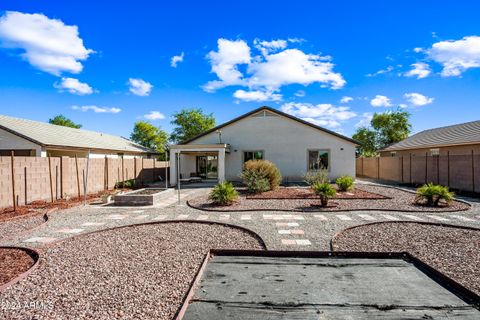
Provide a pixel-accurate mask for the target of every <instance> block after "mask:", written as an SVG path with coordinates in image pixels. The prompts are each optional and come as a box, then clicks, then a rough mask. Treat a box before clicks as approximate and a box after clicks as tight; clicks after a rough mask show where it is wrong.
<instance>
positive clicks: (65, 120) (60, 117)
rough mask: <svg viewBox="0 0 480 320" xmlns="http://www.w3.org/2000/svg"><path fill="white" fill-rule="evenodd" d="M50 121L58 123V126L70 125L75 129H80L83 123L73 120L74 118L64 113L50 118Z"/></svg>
mask: <svg viewBox="0 0 480 320" xmlns="http://www.w3.org/2000/svg"><path fill="white" fill-rule="evenodd" d="M48 123H51V124H56V125H57V126H64V127H70V128H75V129H80V128H81V127H82V125H81V124H77V123H75V122H73V121H72V120H70V119H68V118H67V117H65V116H64V115H63V114H59V115H58V116H55V117H53V118H52V119H48Z"/></svg>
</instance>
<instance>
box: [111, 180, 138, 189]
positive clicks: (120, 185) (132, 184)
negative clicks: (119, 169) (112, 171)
mask: <svg viewBox="0 0 480 320" xmlns="http://www.w3.org/2000/svg"><path fill="white" fill-rule="evenodd" d="M134 187H135V180H134V179H130V180H125V181H119V182H117V183H115V189H120V188H127V189H133V188H134Z"/></svg>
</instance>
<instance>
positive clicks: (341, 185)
mask: <svg viewBox="0 0 480 320" xmlns="http://www.w3.org/2000/svg"><path fill="white" fill-rule="evenodd" d="M335 183H336V184H337V186H338V190H340V191H348V190H350V189H352V187H353V178H352V177H350V176H341V177H338V178H337V180H336V181H335Z"/></svg>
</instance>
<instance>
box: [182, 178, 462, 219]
mask: <svg viewBox="0 0 480 320" xmlns="http://www.w3.org/2000/svg"><path fill="white" fill-rule="evenodd" d="M357 188H358V189H362V190H365V191H367V192H370V193H375V194H380V195H383V196H385V197H388V198H390V199H373V200H372V199H348V200H347V199H332V200H331V202H332V203H335V204H336V206H332V207H328V208H322V207H320V206H319V205H317V204H319V201H318V200H312V199H284V200H281V199H247V198H246V196H245V195H240V196H239V199H238V200H237V201H236V202H235V203H234V204H233V205H231V206H217V205H214V204H213V203H212V202H211V201H210V200H209V199H208V195H201V196H199V197H196V198H193V199H189V200H188V201H187V205H188V206H190V207H192V208H194V209H198V210H203V211H218V212H233V211H236V212H247V211H288V212H338V211H393V212H436V213H441V212H458V211H465V210H469V209H470V208H471V205H470V204H469V203H466V202H464V201H457V200H454V201H453V202H452V204H451V205H450V206H448V207H436V208H433V207H426V206H421V205H415V204H414V203H413V202H414V199H415V194H414V193H412V192H407V191H405V190H400V189H397V188H386V187H383V186H378V185H370V184H362V185H357Z"/></svg>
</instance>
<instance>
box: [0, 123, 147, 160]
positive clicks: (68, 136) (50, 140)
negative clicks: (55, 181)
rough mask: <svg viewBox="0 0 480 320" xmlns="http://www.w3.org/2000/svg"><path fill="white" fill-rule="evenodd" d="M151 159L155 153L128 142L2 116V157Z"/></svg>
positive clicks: (0, 133)
mask: <svg viewBox="0 0 480 320" xmlns="http://www.w3.org/2000/svg"><path fill="white" fill-rule="evenodd" d="M12 151H14V154H15V155H17V156H37V157H46V156H52V157H61V156H69V157H74V156H75V155H76V156H77V157H87V156H88V155H90V158H100V157H101V158H103V157H105V156H108V157H110V158H117V157H122V156H123V157H124V158H132V157H149V156H150V155H152V154H154V151H152V150H149V149H147V148H145V147H143V146H141V145H139V144H136V143H134V142H132V141H130V140H128V139H125V138H122V137H118V136H113V135H109V134H105V133H100V132H94V131H87V130H82V129H74V128H69V127H63V126H58V125H54V124H50V123H45V122H38V121H32V120H26V119H19V118H12V117H7V116H3V115H0V156H7V155H10V154H11V152H12Z"/></svg>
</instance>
